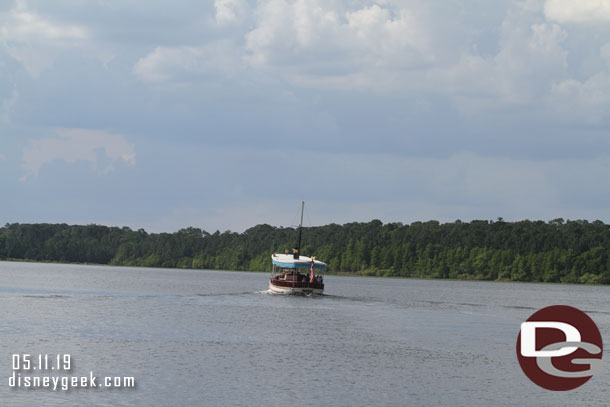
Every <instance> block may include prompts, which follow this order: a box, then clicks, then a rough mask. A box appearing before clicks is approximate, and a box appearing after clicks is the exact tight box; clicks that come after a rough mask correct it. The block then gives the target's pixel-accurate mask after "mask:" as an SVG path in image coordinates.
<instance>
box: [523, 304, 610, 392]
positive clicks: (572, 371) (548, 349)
mask: <svg viewBox="0 0 610 407" xmlns="http://www.w3.org/2000/svg"><path fill="white" fill-rule="evenodd" d="M602 352H603V344H602V337H601V335H600V333H599V329H598V328H597V325H595V322H593V320H592V319H591V318H589V316H588V315H587V314H585V313H584V312H582V311H581V310H579V309H577V308H574V307H569V306H567V305H553V306H550V307H546V308H543V309H541V310H539V311H536V312H535V313H534V314H533V315H532V316H531V317H529V318H528V320H527V321H525V322H524V323H522V324H521V330H520V331H519V336H518V337H517V358H518V359H519V365H521V369H523V372H524V373H525V374H526V376H527V377H529V378H530V380H531V381H533V382H534V383H536V384H537V385H538V386H540V387H543V388H545V389H547V390H572V389H575V388H577V387H579V386H582V385H583V384H585V383H586V382H587V381H588V380H589V379H590V378H591V377H592V376H593V374H594V373H596V372H597V371H599V369H600V368H601V359H602Z"/></svg>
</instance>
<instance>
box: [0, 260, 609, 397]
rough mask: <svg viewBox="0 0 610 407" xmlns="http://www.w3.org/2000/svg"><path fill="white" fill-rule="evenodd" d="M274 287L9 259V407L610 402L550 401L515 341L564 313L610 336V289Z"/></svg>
mask: <svg viewBox="0 0 610 407" xmlns="http://www.w3.org/2000/svg"><path fill="white" fill-rule="evenodd" d="M267 278H268V276H267V275H266V274H258V273H238V272H216V271H178V270H163V269H135V268H134V269H132V268H115V267H99V266H80V265H49V264H26V263H9V262H0V310H1V311H2V317H1V318H0V355H1V357H2V358H1V359H0V378H1V379H2V381H1V382H0V405H2V406H24V407H25V406H28V407H29V406H83V405H90V406H147V407H148V406H189V407H190V406H222V407H226V406H286V405H294V406H320V405H324V406H350V407H353V406H406V405H409V406H523V405H536V406H550V405H556V406H563V405H565V406H568V405H571V406H574V405H578V406H607V405H608V403H609V401H608V400H609V397H608V394H610V373H609V372H608V369H605V370H604V371H603V372H602V373H600V374H598V375H596V376H595V377H593V378H592V379H591V380H590V381H589V382H588V383H586V384H585V385H584V386H582V387H580V388H579V389H576V390H573V391H570V392H562V393H554V392H548V391H545V390H542V389H540V388H538V387H537V386H535V385H534V384H533V383H531V382H529V380H528V379H527V378H526V377H525V375H524V374H523V373H522V372H521V370H520V368H519V365H518V363H517V360H516V355H515V342H516V338H517V334H518V330H519V324H520V323H521V322H522V321H524V320H525V319H527V317H529V315H531V314H532V313H533V312H534V311H535V310H536V309H538V308H542V307H544V306H547V305H553V304H567V305H572V306H575V307H578V308H580V309H582V310H584V311H587V312H588V313H589V315H590V316H591V317H592V318H593V320H594V321H595V322H596V323H597V325H598V326H599V328H600V330H601V333H602V336H603V337H604V338H606V339H608V338H610V301H609V297H610V287H608V288H607V287H588V286H587V287H583V286H559V285H535V284H509V283H478V282H455V281H424V280H399V279H369V278H350V277H327V278H326V284H327V295H325V296H323V297H312V298H308V297H284V296H277V295H268V294H264V293H262V291H263V290H265V289H266V286H267ZM605 346H607V345H605ZM14 353H30V354H36V355H37V354H45V353H46V354H57V353H62V354H64V353H68V354H70V355H71V356H72V360H73V361H74V365H75V366H74V369H73V371H72V372H71V373H70V374H71V375H74V376H80V375H87V374H89V371H93V373H94V374H95V375H96V376H98V377H99V376H104V375H109V376H110V375H111V376H115V375H120V376H134V377H135V378H136V382H137V387H136V388H135V389H99V388H97V389H75V390H71V391H69V392H64V391H50V390H45V389H37V390H27V389H10V388H9V386H8V378H9V376H11V374H12V370H11V354H14ZM30 374H32V373H30Z"/></svg>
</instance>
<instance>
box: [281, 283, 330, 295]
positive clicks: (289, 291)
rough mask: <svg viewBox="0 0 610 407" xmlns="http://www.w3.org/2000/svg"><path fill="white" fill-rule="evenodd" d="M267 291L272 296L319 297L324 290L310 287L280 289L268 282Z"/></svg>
mask: <svg viewBox="0 0 610 407" xmlns="http://www.w3.org/2000/svg"><path fill="white" fill-rule="evenodd" d="M269 291H270V292H271V293H273V294H288V295H290V294H297V295H299V294H300V295H312V294H314V295H321V294H324V288H312V287H281V286H278V285H275V284H273V283H272V282H269Z"/></svg>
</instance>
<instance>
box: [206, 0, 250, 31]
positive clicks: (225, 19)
mask: <svg viewBox="0 0 610 407" xmlns="http://www.w3.org/2000/svg"><path fill="white" fill-rule="evenodd" d="M214 7H215V8H216V17H215V19H216V23H217V24H218V25H227V24H234V23H239V22H242V21H243V20H244V17H245V14H246V11H247V7H248V4H247V2H246V1H245V0H214Z"/></svg>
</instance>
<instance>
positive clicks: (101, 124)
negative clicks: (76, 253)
mask: <svg viewBox="0 0 610 407" xmlns="http://www.w3.org/2000/svg"><path fill="white" fill-rule="evenodd" d="M0 79H1V80H0V223H2V224H4V223H7V222H11V223H12V222H20V223H26V222H52V223H55V222H66V223H71V224H73V223H77V224H89V223H100V224H106V225H119V226H122V225H127V226H131V227H133V228H140V227H143V228H145V229H147V230H149V231H157V232H158V231H170V232H171V231H175V230H178V229H179V228H182V227H186V226H197V227H201V228H204V229H206V230H208V231H214V230H216V229H219V230H221V231H222V230H227V229H230V230H233V231H243V230H244V229H246V228H248V227H250V226H253V225H256V224H259V223H270V224H272V225H283V226H291V225H294V224H296V223H297V222H298V212H299V205H300V201H301V200H305V201H306V205H307V206H306V209H307V214H306V217H305V220H306V223H307V224H309V225H318V224H327V223H331V222H335V223H345V222H350V221H369V220H371V219H374V218H377V219H381V220H382V221H384V222H389V221H400V222H405V223H410V222H413V221H416V220H429V219H437V220H440V221H454V220H456V219H461V220H471V219H496V218H497V217H503V218H504V219H507V220H520V219H543V220H550V219H554V218H557V217H563V218H566V219H568V218H569V219H589V220H595V219H601V220H603V221H605V222H610V205H609V204H610V1H608V0H580V1H573V0H546V1H544V0H540V1H503V0H495V1H481V0H451V1H442V2H433V1H428V0H377V1H366V0H354V1H350V0H257V1H248V0H215V1H211V0H210V1H207V2H202V1H194V0H191V1H189V0H185V1H182V0H180V1H175V0H174V1H171V2H169V1H167V2H161V1H154V2H150V1H144V0H128V1H125V0H116V1H113V0H97V1H93V0H92V1H75V0H54V1H52V2H49V1H44V0H40V1H33V0H29V1H14V2H12V1H2V2H0Z"/></svg>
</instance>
